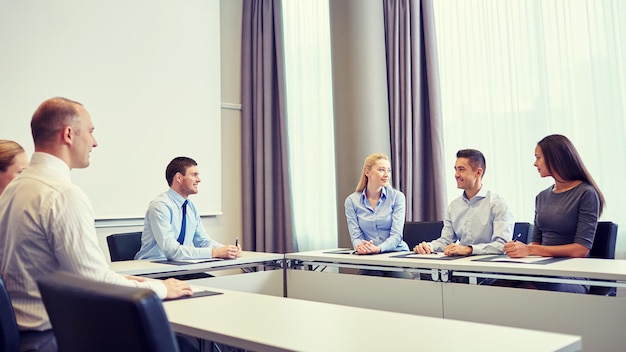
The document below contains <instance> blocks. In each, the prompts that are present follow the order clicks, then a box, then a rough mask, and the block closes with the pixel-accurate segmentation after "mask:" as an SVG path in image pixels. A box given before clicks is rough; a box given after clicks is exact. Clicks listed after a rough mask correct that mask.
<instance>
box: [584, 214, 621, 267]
mask: <svg viewBox="0 0 626 352" xmlns="http://www.w3.org/2000/svg"><path fill="white" fill-rule="evenodd" d="M616 240H617V224H616V223H614V222H611V221H600V222H598V226H597V227H596V235H595V237H594V240H593V245H592V246H591V250H590V251H589V257H591V258H604V259H615V242H616Z"/></svg>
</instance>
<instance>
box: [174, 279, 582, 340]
mask: <svg viewBox="0 0 626 352" xmlns="http://www.w3.org/2000/svg"><path fill="white" fill-rule="evenodd" d="M220 291H221V292H224V294H222V295H217V296H210V297H202V298H193V299H186V300H178V301H170V302H165V303H164V307H165V310H166V313H167V316H168V318H169V320H170V322H171V324H172V327H173V328H174V330H175V331H176V332H179V333H183V334H187V335H191V336H196V337H200V338H203V339H206V340H211V341H215V342H218V343H224V344H227V345H232V346H236V347H240V348H245V349H249V350H254V351H261V352H262V351H330V352H332V351H359V352H360V351H415V350H424V351H434V352H437V351H446V352H447V351H454V350H459V351H461V350H462V351H481V352H490V351H498V352H501V351H503V350H506V351H509V352H515V351H524V352H526V351H537V352H542V351H546V352H547V351H564V352H565V351H579V350H580V349H581V341H580V337H578V336H572V335H565V334H555V333H547V332H540V331H532V330H524V329H518V328H508V327H501V326H491V325H483V324H480V323H469V322H462V321H456V320H450V319H440V318H432V317H423V316H419V315H411V314H401V313H393V312H385V311H381V310H372V309H364V308H355V307H348V306H342V305H334V304H327V303H320V302H312V301H305V300H299V299H291V298H281V297H273V296H267V295H257V294H250V293H245V292H235V291H225V290H220ZM451 336H453V337H454V338H451ZM418 337H423V338H420V339H419V344H418ZM511 341H514V343H511Z"/></svg>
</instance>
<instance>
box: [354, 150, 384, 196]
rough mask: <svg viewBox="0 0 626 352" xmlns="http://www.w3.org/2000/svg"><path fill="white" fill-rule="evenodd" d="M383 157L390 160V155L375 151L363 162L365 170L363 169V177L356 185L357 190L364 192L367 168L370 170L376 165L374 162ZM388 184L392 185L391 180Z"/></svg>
mask: <svg viewBox="0 0 626 352" xmlns="http://www.w3.org/2000/svg"><path fill="white" fill-rule="evenodd" d="M381 159H382V160H389V157H388V156H387V155H386V154H383V153H374V154H371V155H370V156H368V157H367V158H365V162H364V163H363V170H361V179H360V180H359V183H358V184H357V186H356V190H355V192H362V191H363V190H364V189H365V187H367V176H365V170H370V169H371V168H372V166H374V164H376V162H377V161H378V160H381ZM387 185H388V186H391V181H389V183H387Z"/></svg>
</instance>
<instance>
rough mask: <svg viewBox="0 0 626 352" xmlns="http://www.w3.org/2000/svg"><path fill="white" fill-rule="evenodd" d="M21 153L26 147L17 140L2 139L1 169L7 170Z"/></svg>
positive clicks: (0, 144)
mask: <svg viewBox="0 0 626 352" xmlns="http://www.w3.org/2000/svg"><path fill="white" fill-rule="evenodd" d="M20 153H24V148H22V146H21V145H19V144H18V143H17V142H13V141H9V140H6V139H0V171H2V172H5V171H7V169H8V168H9V166H11V165H13V162H14V160H13V159H15V156H16V155H18V154H20Z"/></svg>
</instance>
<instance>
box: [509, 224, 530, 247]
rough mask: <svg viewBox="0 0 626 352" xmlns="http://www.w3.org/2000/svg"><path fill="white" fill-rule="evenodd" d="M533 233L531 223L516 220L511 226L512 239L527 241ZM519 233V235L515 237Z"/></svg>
mask: <svg viewBox="0 0 626 352" xmlns="http://www.w3.org/2000/svg"><path fill="white" fill-rule="evenodd" d="M532 234H533V225H532V224H531V223H529V222H516V223H515V227H514V228H513V239H517V240H518V241H520V242H523V243H529V241H530V239H531V238H532ZM518 235H520V236H519V237H517V236H518Z"/></svg>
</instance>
